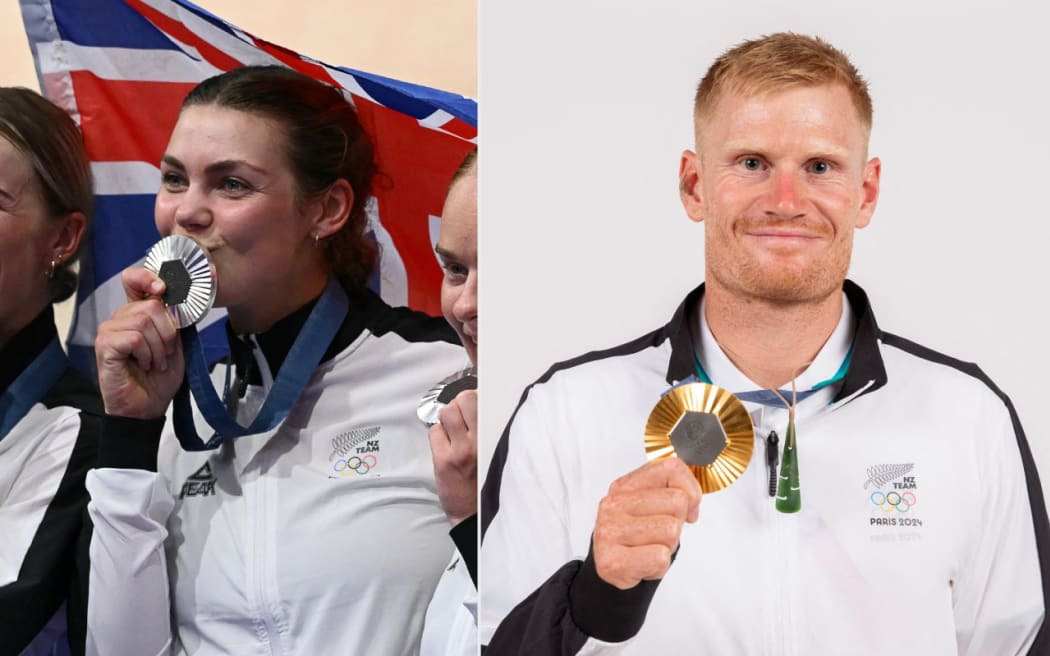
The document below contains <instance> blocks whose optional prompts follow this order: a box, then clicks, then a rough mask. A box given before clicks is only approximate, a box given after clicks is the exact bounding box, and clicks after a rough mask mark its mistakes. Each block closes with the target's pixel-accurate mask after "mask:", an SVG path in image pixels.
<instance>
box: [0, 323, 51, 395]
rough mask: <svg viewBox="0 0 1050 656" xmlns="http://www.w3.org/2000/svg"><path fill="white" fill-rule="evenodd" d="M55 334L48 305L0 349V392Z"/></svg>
mask: <svg viewBox="0 0 1050 656" xmlns="http://www.w3.org/2000/svg"><path fill="white" fill-rule="evenodd" d="M57 334H58V331H57V330H56V329H55V313H54V311H53V310H52V309H51V305H50V304H48V305H47V306H45V307H44V310H43V312H41V313H40V314H38V315H36V318H35V319H33V320H32V321H30V322H29V324H28V325H26V326H25V327H24V328H22V330H19V331H18V332H17V333H15V334H14V336H13V337H12V338H11V339H10V341H8V342H7V344H5V345H4V347H3V348H0V392H2V391H3V390H6V389H7V388H8V386H10V385H11V383H13V382H14V381H15V379H16V378H18V375H19V374H21V373H22V371H23V370H25V368H26V367H28V366H29V365H30V364H31V363H32V362H33V360H35V359H36V357H37V356H38V355H40V354H41V353H42V352H43V350H44V348H46V347H47V345H48V344H50V343H51V340H52V339H54V337H55V336H56V335H57Z"/></svg>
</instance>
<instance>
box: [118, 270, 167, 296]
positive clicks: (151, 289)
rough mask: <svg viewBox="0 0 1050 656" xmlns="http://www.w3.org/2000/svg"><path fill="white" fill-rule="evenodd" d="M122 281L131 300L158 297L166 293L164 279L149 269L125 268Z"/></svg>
mask: <svg viewBox="0 0 1050 656" xmlns="http://www.w3.org/2000/svg"><path fill="white" fill-rule="evenodd" d="M120 282H121V284H122V285H123V286H124V295H125V296H127V298H128V300H129V301H140V300H142V299H144V298H158V297H160V296H162V295H163V294H164V288H165V287H164V281H163V280H161V279H160V278H159V277H158V276H157V275H156V274H155V273H153V272H152V271H149V270H148V269H142V268H137V267H132V268H129V269H124V271H122V272H121V274H120Z"/></svg>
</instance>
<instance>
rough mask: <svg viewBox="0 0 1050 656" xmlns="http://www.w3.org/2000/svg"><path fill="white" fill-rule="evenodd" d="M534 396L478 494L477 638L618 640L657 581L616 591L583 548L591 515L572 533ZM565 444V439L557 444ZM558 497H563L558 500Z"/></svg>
mask: <svg viewBox="0 0 1050 656" xmlns="http://www.w3.org/2000/svg"><path fill="white" fill-rule="evenodd" d="M539 405H540V404H539V403H532V402H528V401H526V402H525V403H523V404H522V405H521V406H520V407H519V409H518V411H517V412H515V416H514V417H513V418H512V419H511V423H510V424H509V425H508V427H507V429H506V430H505V431H504V433H503V435H502V437H501V439H500V442H499V444H498V446H497V448H496V452H495V454H494V456H493V460H492V464H491V466H490V469H489V473H488V476H487V478H486V480H485V485H484V487H483V490H482V495H481V509H482V518H483V519H482V544H481V572H482V575H481V591H482V598H483V599H484V603H483V604H482V610H481V622H480V625H481V626H480V630H481V641H482V643H483V644H484V645H486V647H485V649H484V651H485V653H486V654H488V655H489V656H493V655H496V654H536V655H538V656H542V655H548V654H549V655H554V654H577V653H602V652H606V651H610V652H611V651H616V650H618V649H622V647H623V645H622V644H614V643H621V642H623V641H626V640H629V639H630V638H632V637H633V636H634V635H635V634H636V633H637V632H638V630H639V629H640V628H641V625H642V622H643V621H644V619H645V614H646V612H647V610H648V607H649V603H650V601H651V600H652V596H653V594H654V593H655V591H656V586H657V584H658V582H643V583H642V584H640V585H638V586H636V587H635V588H632V589H631V590H625V591H621V590H618V589H617V588H615V587H614V586H611V585H609V584H607V583H605V582H604V581H603V580H602V579H601V578H600V577H599V576H598V574H597V571H596V570H595V568H594V563H593V558H592V557H591V555H590V554H589V552H588V542H587V540H588V539H589V536H590V532H591V530H592V528H593V517H592V518H590V519H589V524H588V525H587V526H585V527H582V526H581V527H576V530H575V532H576V533H580V532H582V534H583V535H584V542H583V546H582V548H580V547H579V546H577V545H579V543H580V540H579V539H578V536H576V535H574V534H573V533H574V530H573V529H572V527H570V520H569V518H568V517H569V513H568V512H567V511H566V504H568V503H572V502H573V501H578V500H576V499H574V498H573V497H574V496H575V495H576V494H575V492H574V491H573V488H572V485H571V484H570V483H569V481H571V480H572V478H573V476H572V473H571V472H568V471H563V470H562V469H561V467H562V466H563V463H564V460H563V459H562V458H559V457H558V456H557V455H555V454H558V453H559V450H558V449H555V448H554V444H555V443H556V442H557V441H558V440H570V439H571V436H564V435H562V436H554V435H551V434H550V433H549V432H548V431H547V430H546V422H545V416H546V413H547V412H551V411H552V410H550V409H548V410H543V409H541V408H540V407H538V406H539ZM564 452H565V449H564V447H563V449H562V453H564ZM556 499H562V500H563V501H562V502H561V503H559V502H557V501H556Z"/></svg>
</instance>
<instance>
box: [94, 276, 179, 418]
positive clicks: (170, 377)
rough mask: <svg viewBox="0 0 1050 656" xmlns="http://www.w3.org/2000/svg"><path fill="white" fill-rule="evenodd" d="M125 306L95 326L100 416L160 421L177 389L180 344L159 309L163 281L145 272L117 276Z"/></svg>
mask: <svg viewBox="0 0 1050 656" xmlns="http://www.w3.org/2000/svg"><path fill="white" fill-rule="evenodd" d="M121 282H122V283H123V285H124V293H125V294H126V295H127V298H128V303H127V304H126V305H124V306H123V307H121V308H120V309H119V310H117V311H116V312H115V313H114V314H113V317H112V318H111V319H109V320H108V321H106V322H104V323H103V324H102V325H101V326H99V330H98V336H97V337H96V338H95V358H96V362H97V365H98V380H99V388H100V391H101V392H102V400H103V403H104V404H105V408H106V413H107V414H111V415H118V416H124V417H136V418H139V419H153V418H156V417H162V416H163V415H164V413H165V412H166V411H167V409H168V405H169V404H170V403H171V400H172V398H174V396H175V392H176V391H178V389H179V386H180V385H181V384H182V379H183V374H184V371H185V363H184V361H183V356H182V341H181V340H180V339H179V333H178V329H177V328H176V326H175V322H174V320H173V319H172V316H171V314H170V313H169V312H168V310H167V309H166V308H165V307H164V302H163V301H162V300H161V298H162V297H163V295H164V290H165V286H164V281H163V280H161V279H160V278H159V277H158V276H156V275H155V274H153V273H152V272H150V271H147V270H146V269H127V270H125V271H124V272H123V273H122V274H121Z"/></svg>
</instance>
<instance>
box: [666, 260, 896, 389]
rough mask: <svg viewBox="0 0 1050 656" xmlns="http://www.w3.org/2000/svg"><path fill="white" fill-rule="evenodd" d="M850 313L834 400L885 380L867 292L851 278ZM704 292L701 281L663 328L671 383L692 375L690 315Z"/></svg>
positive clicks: (847, 286)
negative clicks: (848, 351)
mask: <svg viewBox="0 0 1050 656" xmlns="http://www.w3.org/2000/svg"><path fill="white" fill-rule="evenodd" d="M842 289H843V291H845V292H846V298H847V300H848V301H849V304H850V307H851V308H852V309H853V314H854V316H855V317H856V319H857V330H856V333H855V334H854V336H853V356H852V358H851V359H850V365H849V369H848V370H847V371H846V377H845V378H844V379H843V381H842V387H841V389H839V392H838V394H837V395H836V397H835V399H834V401H835V402H837V401H841V400H842V399H847V398H849V397H851V396H853V395H855V394H858V393H860V392H863V393H864V394H867V393H868V392H873V391H875V390H877V389H879V388H880V387H882V386H883V385H885V384H886V367H885V365H884V364H883V362H882V353H881V352H880V350H879V340H880V339H881V337H882V331H880V330H879V327H878V324H876V323H875V315H874V314H873V313H872V311H871V304H870V303H869V302H868V295H867V294H865V293H864V290H863V289H861V288H860V286H859V285H857V284H856V283H855V282H853V281H852V280H846V281H845V282H844V283H843V285H842ZM703 295H704V285H703V284H701V285H700V286H699V287H697V288H696V289H694V290H693V291H691V292H689V295H688V296H686V297H685V300H684V301H682V304H681V305H679V306H678V309H677V310H675V313H674V316H673V317H671V321H670V323H668V324H667V326H666V327H665V328H664V330H665V331H666V334H667V339H668V341H669V342H670V343H671V358H670V361H669V362H668V364H667V383H668V384H669V385H673V384H675V383H677V382H678V381H680V380H683V379H685V378H688V377H689V376H691V375H693V373H694V367H693V343H694V341H695V336H694V335H693V334H692V332H693V331H692V326H693V325H696V322H695V321H694V318H695V317H696V312H697V310H698V308H699V306H700V299H701V298H702V297H703Z"/></svg>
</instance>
